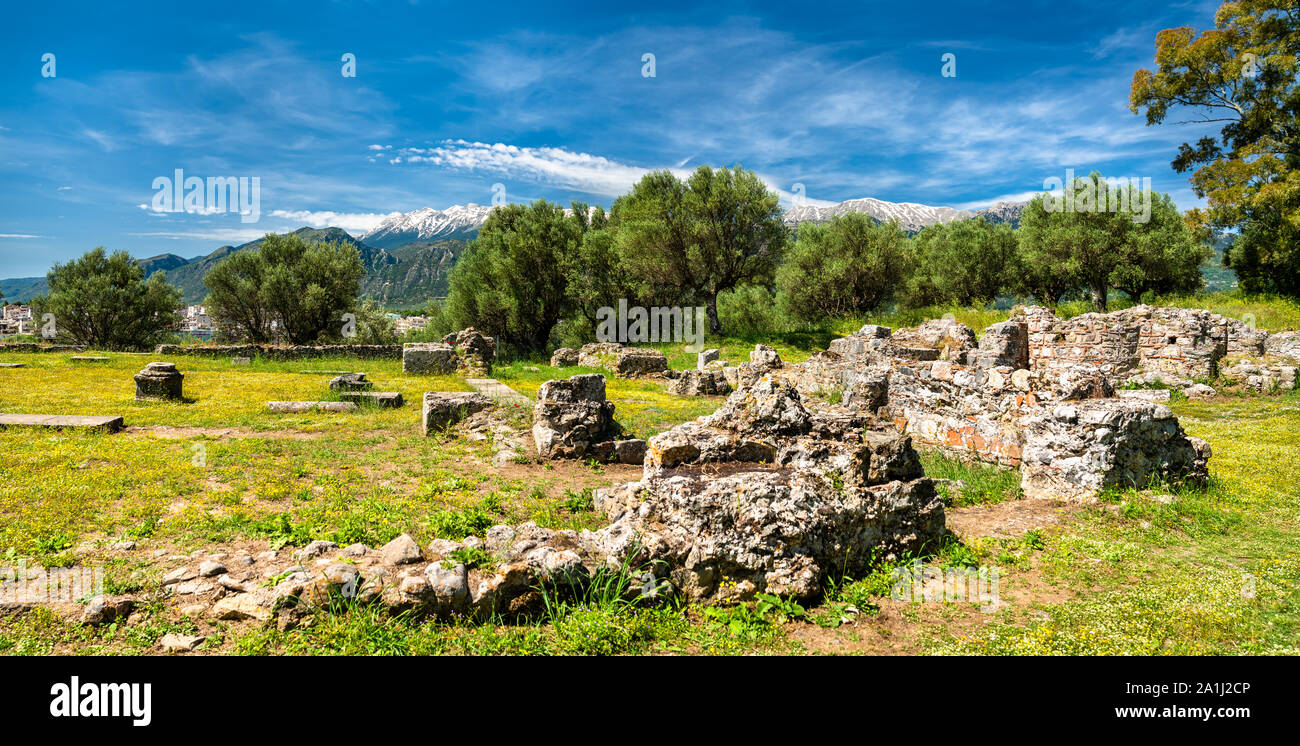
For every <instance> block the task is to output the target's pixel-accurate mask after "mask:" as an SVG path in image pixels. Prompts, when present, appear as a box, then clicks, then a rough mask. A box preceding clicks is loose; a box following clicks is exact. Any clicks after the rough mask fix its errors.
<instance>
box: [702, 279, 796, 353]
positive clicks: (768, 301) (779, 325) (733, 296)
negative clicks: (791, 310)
mask: <svg viewBox="0 0 1300 746" xmlns="http://www.w3.org/2000/svg"><path fill="white" fill-rule="evenodd" d="M718 316H719V318H720V319H721V320H722V327H723V328H724V329H726V330H727V332H728V333H729V334H731V335H732V336H736V337H741V338H744V339H751V340H752V339H755V338H758V337H768V336H771V335H773V334H777V333H779V332H780V331H782V330H783V329H784V327H785V326H786V323H785V319H784V318H783V317H782V315H781V311H780V309H779V308H778V307H777V299H776V296H775V295H773V294H772V291H771V290H768V289H767V288H765V287H762V286H759V285H742V286H740V287H738V288H736V289H735V290H730V291H727V292H725V293H720V294H719V295H718Z"/></svg>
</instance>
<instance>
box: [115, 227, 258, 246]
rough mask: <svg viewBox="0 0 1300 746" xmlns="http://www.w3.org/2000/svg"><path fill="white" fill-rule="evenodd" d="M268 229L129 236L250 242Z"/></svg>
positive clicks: (234, 229) (137, 234) (131, 234)
mask: <svg viewBox="0 0 1300 746" xmlns="http://www.w3.org/2000/svg"><path fill="white" fill-rule="evenodd" d="M270 232H272V231H268V230H266V229H265V228H213V229H210V230H195V231H154V232H151V233H128V234H127V235H128V236H138V237H141V238H166V239H171V240H173V241H188V240H194V239H202V240H205V241H225V242H227V243H232V244H233V243H248V242H249V241H256V240H257V239H259V238H261V237H262V236H265V235H266V234H267V233H270Z"/></svg>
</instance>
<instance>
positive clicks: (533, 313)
mask: <svg viewBox="0 0 1300 746" xmlns="http://www.w3.org/2000/svg"><path fill="white" fill-rule="evenodd" d="M575 207H577V205H575ZM587 230H588V224H587V220H586V216H585V214H582V213H580V212H579V211H578V210H575V211H574V212H573V214H571V215H565V213H564V210H563V208H561V207H560V206H559V205H556V204H553V203H551V202H547V201H546V200H538V201H536V202H534V203H533V204H532V205H529V206H524V205H506V206H504V207H498V208H496V209H494V210H493V211H492V214H491V215H489V216H488V219H487V222H486V223H484V224H483V228H482V229H481V230H480V231H479V234H478V238H476V239H475V240H474V241H473V242H472V243H471V244H470V246H469V248H468V249H466V251H465V253H464V254H463V255H462V256H461V259H460V261H459V262H458V263H457V264H456V267H455V269H453V270H452V273H451V280H450V283H451V289H450V291H449V295H448V297H447V305H446V313H447V316H448V317H449V318H450V319H451V321H452V326H453V327H454V328H464V327H467V326H473V327H475V328H477V329H478V330H479V331H481V332H483V333H484V334H487V335H490V336H494V337H496V338H497V339H498V341H499V344H500V345H501V346H502V347H504V348H507V349H509V350H510V351H513V352H522V353H537V354H540V353H544V352H546V351H547V350H548V349H549V346H550V345H549V343H550V339H551V332H552V330H553V329H554V328H555V325H556V324H557V323H559V321H560V320H561V319H562V318H564V317H565V315H566V314H568V313H569V311H570V309H571V308H572V306H573V302H572V298H571V297H570V289H569V279H570V277H571V276H572V274H573V272H574V263H575V261H576V257H577V256H578V254H579V248H580V246H581V245H582V241H583V234H584V233H585V232H586V231H587Z"/></svg>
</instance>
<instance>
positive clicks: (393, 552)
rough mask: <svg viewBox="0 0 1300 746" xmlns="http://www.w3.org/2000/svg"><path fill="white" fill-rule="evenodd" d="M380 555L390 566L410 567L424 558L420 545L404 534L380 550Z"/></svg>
mask: <svg viewBox="0 0 1300 746" xmlns="http://www.w3.org/2000/svg"><path fill="white" fill-rule="evenodd" d="M379 554H380V555H381V556H382V557H383V558H384V561H385V562H387V563H388V564H390V565H409V564H410V563H412V562H419V561H420V560H421V559H423V558H424V555H422V554H421V553H420V545H419V544H417V543H415V539H412V538H411V537H410V535H409V534H402V535H401V536H398V537H397V538H396V539H393V540H392V541H390V542H388V543H387V544H385V545H384V546H383V547H381V548H380V549H379Z"/></svg>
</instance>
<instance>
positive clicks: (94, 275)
mask: <svg viewBox="0 0 1300 746" xmlns="http://www.w3.org/2000/svg"><path fill="white" fill-rule="evenodd" d="M46 281H47V282H48V283H49V286H50V290H49V293H48V294H47V295H45V296H42V297H38V298H35V299H33V300H32V306H33V308H34V312H35V314H36V316H37V317H38V318H40V317H42V316H44V315H45V314H47V313H48V314H53V316H54V329H55V333H56V338H57V339H60V340H64V341H67V342H70V343H73V344H82V345H87V346H89V347H94V348H99V349H108V350H128V349H138V348H142V347H149V346H152V345H154V344H157V343H158V342H159V341H161V340H162V339H163V337H164V336H165V335H166V334H167V333H168V331H169V329H170V328H171V327H172V326H173V325H174V324H175V322H176V310H177V308H178V307H179V306H180V305H181V292H180V291H179V290H177V289H176V288H174V287H172V286H171V285H168V284H167V278H166V275H165V274H164V273H162V272H155V273H154V274H152V275H150V276H149V279H147V280H146V279H145V277H144V269H143V268H142V267H140V265H138V264H136V262H135V260H134V259H132V258H131V256H130V255H129V254H127V253H126V252H125V251H115V252H113V253H112V254H107V253H106V252H105V251H104V248H103V247H102V246H101V247H97V248H95V249H93V250H92V251H89V252H87V253H86V254H85V255H83V256H82V257H81V258H79V259H74V260H72V261H70V262H68V263H66V264H58V263H56V264H55V265H54V267H53V268H52V269H51V270H50V272H49V274H47V275H46Z"/></svg>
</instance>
